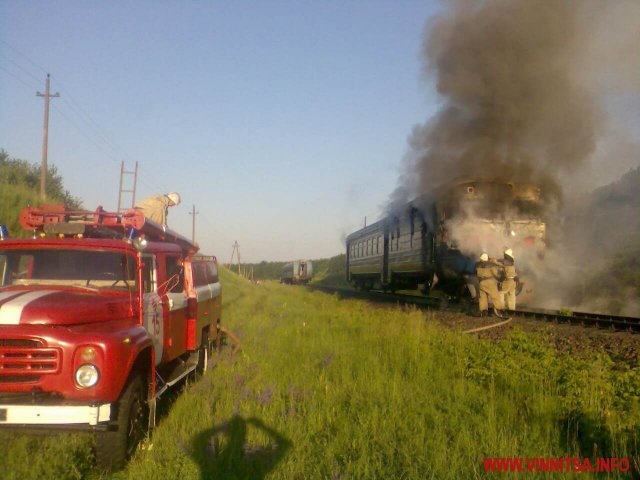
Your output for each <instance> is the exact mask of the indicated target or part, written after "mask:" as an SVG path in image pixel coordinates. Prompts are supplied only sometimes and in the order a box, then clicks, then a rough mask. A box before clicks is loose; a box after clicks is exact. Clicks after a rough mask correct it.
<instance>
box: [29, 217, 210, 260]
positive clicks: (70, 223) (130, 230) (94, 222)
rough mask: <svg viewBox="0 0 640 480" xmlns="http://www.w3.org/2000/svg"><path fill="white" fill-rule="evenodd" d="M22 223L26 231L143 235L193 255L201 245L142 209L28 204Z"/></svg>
mask: <svg viewBox="0 0 640 480" xmlns="http://www.w3.org/2000/svg"><path fill="white" fill-rule="evenodd" d="M20 225H21V226H22V228H24V229H25V230H29V231H33V232H34V235H35V234H36V233H38V232H39V233H41V234H44V235H47V234H49V235H57V236H76V237H89V238H111V239H125V240H126V239H129V240H132V239H133V238H136V237H140V238H144V239H146V240H147V241H152V242H169V243H175V244H177V245H179V246H180V248H182V250H183V251H184V252H185V253H186V254H188V255H192V254H194V253H196V252H197V251H198V249H199V247H198V244H197V243H195V242H193V241H191V240H190V239H188V238H186V237H184V236H182V235H180V234H179V233H177V232H175V231H173V230H171V229H169V228H167V227H166V226H163V225H160V224H159V223H157V222H154V221H153V220H150V219H148V218H147V217H145V216H144V214H143V213H142V211H141V210H137V209H135V208H131V209H129V210H126V211H125V212H122V213H119V212H107V211H105V210H103V208H102V207H98V208H97V209H96V210H95V211H94V212H91V211H82V210H67V209H66V207H65V206H64V205H42V206H41V207H39V208H35V207H27V208H25V209H23V210H22V212H21V213H20Z"/></svg>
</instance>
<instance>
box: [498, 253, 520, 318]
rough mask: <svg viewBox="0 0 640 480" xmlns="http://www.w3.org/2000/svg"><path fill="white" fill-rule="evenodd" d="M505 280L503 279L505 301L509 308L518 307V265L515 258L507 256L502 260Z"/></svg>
mask: <svg viewBox="0 0 640 480" xmlns="http://www.w3.org/2000/svg"><path fill="white" fill-rule="evenodd" d="M502 269H503V273H504V275H503V280H502V284H501V285H502V295H504V301H505V304H506V305H507V308H508V309H509V310H515V309H516V284H517V282H516V278H517V277H518V274H517V272H516V266H515V265H514V262H513V259H511V258H505V259H504V260H502Z"/></svg>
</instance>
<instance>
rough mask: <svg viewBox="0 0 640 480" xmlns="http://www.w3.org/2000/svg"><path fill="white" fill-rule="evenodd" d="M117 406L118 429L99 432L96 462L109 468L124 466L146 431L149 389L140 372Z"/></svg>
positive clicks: (114, 469) (130, 382) (99, 465)
mask: <svg viewBox="0 0 640 480" xmlns="http://www.w3.org/2000/svg"><path fill="white" fill-rule="evenodd" d="M116 409H117V410H116V416H117V421H118V429H117V430H116V431H113V432H111V431H107V432H97V433H96V464H97V466H98V467H99V468H100V469H102V470H106V471H116V470H120V469H122V468H123V467H124V465H125V463H126V461H127V460H128V459H129V458H130V457H131V455H133V453H134V452H135V451H136V447H137V446H138V443H140V440H142V438H144V436H145V435H146V431H147V414H146V406H145V390H144V388H143V382H142V379H141V378H140V376H139V375H136V376H134V377H133V378H132V379H131V380H130V381H129V383H128V384H127V386H126V387H125V390H124V392H123V394H122V396H121V397H120V400H118V402H117V404H116Z"/></svg>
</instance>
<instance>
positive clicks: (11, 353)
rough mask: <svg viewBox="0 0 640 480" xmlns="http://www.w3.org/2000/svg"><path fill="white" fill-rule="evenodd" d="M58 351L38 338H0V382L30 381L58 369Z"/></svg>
mask: <svg viewBox="0 0 640 480" xmlns="http://www.w3.org/2000/svg"><path fill="white" fill-rule="evenodd" d="M60 357H61V355H60V351H59V350H58V349H57V348H50V347H44V346H42V343H41V342H40V341H38V340H24V339H0V383H30V382H36V381H38V380H39V379H40V375H42V374H48V373H57V372H58V371H59V370H60V364H61V359H60Z"/></svg>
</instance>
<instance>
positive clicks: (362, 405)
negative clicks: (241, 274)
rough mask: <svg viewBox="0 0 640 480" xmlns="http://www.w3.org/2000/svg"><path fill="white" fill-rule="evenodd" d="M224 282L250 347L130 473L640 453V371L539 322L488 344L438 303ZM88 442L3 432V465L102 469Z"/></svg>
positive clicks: (76, 471)
mask: <svg viewBox="0 0 640 480" xmlns="http://www.w3.org/2000/svg"><path fill="white" fill-rule="evenodd" d="M223 281H224V314H223V315H224V316H223V320H224V322H225V324H226V325H227V326H228V327H229V328H231V329H232V330H234V331H235V332H236V333H237V334H238V335H239V336H240V338H241V339H242V346H243V349H242V352H241V353H240V354H238V355H237V356H236V357H235V358H230V357H229V355H228V351H227V352H226V353H223V355H222V357H221V358H220V359H219V360H218V361H217V364H216V366H215V368H213V369H211V370H209V371H208V372H207V373H206V375H205V376H204V377H203V378H201V379H200V380H199V381H197V382H193V383H191V384H190V385H188V386H187V387H186V389H185V391H184V392H182V394H180V395H179V396H177V398H176V399H175V400H174V401H173V402H172V403H171V404H170V408H169V410H168V413H167V414H166V416H164V417H163V419H162V421H161V423H160V425H159V427H158V428H157V429H156V430H155V431H154V432H153V434H152V435H151V437H150V438H149V439H148V441H146V442H145V443H144V444H143V445H142V446H141V448H140V449H139V450H138V452H137V453H136V455H135V457H134V458H133V460H132V461H131V462H130V464H129V466H128V467H127V469H126V470H124V471H123V472H119V473H118V474H116V475H115V477H116V478H132V479H157V478H167V479H171V478H184V479H187V478H189V479H190V478H203V479H205V478H207V479H208V478H224V479H240V478H252V479H262V478H274V479H275V478H278V479H306V478H310V479H316V478H317V479H325V478H326V479H331V480H334V479H336V480H337V479H368V478H371V479H378V478H379V479H386V478H402V479H423V478H437V479H447V478H451V479H461V478H489V477H494V476H496V475H498V476H501V477H503V478H545V477H544V476H543V474H540V473H538V474H531V473H523V474H520V477H516V474H509V476H508V477H507V476H505V474H486V473H485V472H484V468H483V462H482V460H483V458H484V457H628V458H629V459H630V460H631V462H632V463H633V462H634V461H635V462H636V465H638V462H640V459H639V457H638V455H639V452H640V404H639V398H638V397H639V394H640V370H639V369H638V368H633V369H631V368H629V367H628V366H625V365H621V364H614V363H613V362H611V361H610V360H609V359H608V358H607V357H606V356H604V355H603V354H598V353H597V352H594V354H593V355H592V356H591V357H590V358H589V359H584V358H583V359H575V358H572V357H566V356H560V355H559V354H558V353H556V352H555V351H553V350H551V349H550V348H548V347H547V345H546V342H545V340H544V339H543V338H534V337H529V336H527V335H526V334H524V333H518V332H516V333H515V334H513V335H511V336H509V337H508V338H507V339H505V340H502V341H500V342H499V343H489V342H485V341H480V340H477V339H476V338H474V337H472V336H467V335H464V334H461V333H457V332H452V331H449V330H446V329H444V328H443V327H441V326H440V325H439V324H438V322H437V318H436V315H437V314H425V313H423V312H420V311H411V310H408V311H404V312H403V311H399V310H397V309H386V308H375V307H371V306H368V305H367V304H365V303H363V302H361V301H355V300H350V301H345V300H339V299H338V298H337V297H336V296H332V295H327V294H324V293H320V292H309V291H307V290H306V289H303V288H299V287H286V286H281V285H278V284H276V283H275V282H272V283H270V282H267V283H265V284H262V285H259V286H255V285H252V284H250V283H249V282H245V281H244V280H242V279H240V278H238V277H236V276H235V275H233V274H230V273H228V272H223ZM469 322H470V323H471V322H473V320H472V319H469ZM85 440H86V438H84V437H83V436H63V437H45V438H39V437H30V436H25V435H15V434H7V433H6V432H2V436H0V442H2V445H3V449H2V450H3V453H2V455H0V471H1V472H2V478H5V479H6V478H16V479H23V478H100V475H99V474H97V473H95V472H94V471H93V470H92V467H91V458H90V454H89V448H88V446H87V442H86V441H85ZM547 475H548V476H547V477H546V478H566V477H565V476H563V475H562V474H557V473H550V474H547ZM574 475H575V474H574ZM579 478H597V476H596V475H595V474H591V475H590V474H587V473H584V474H580V475H579ZM608 478H627V477H625V476H620V477H616V476H615V475H613V476H611V477H608Z"/></svg>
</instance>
